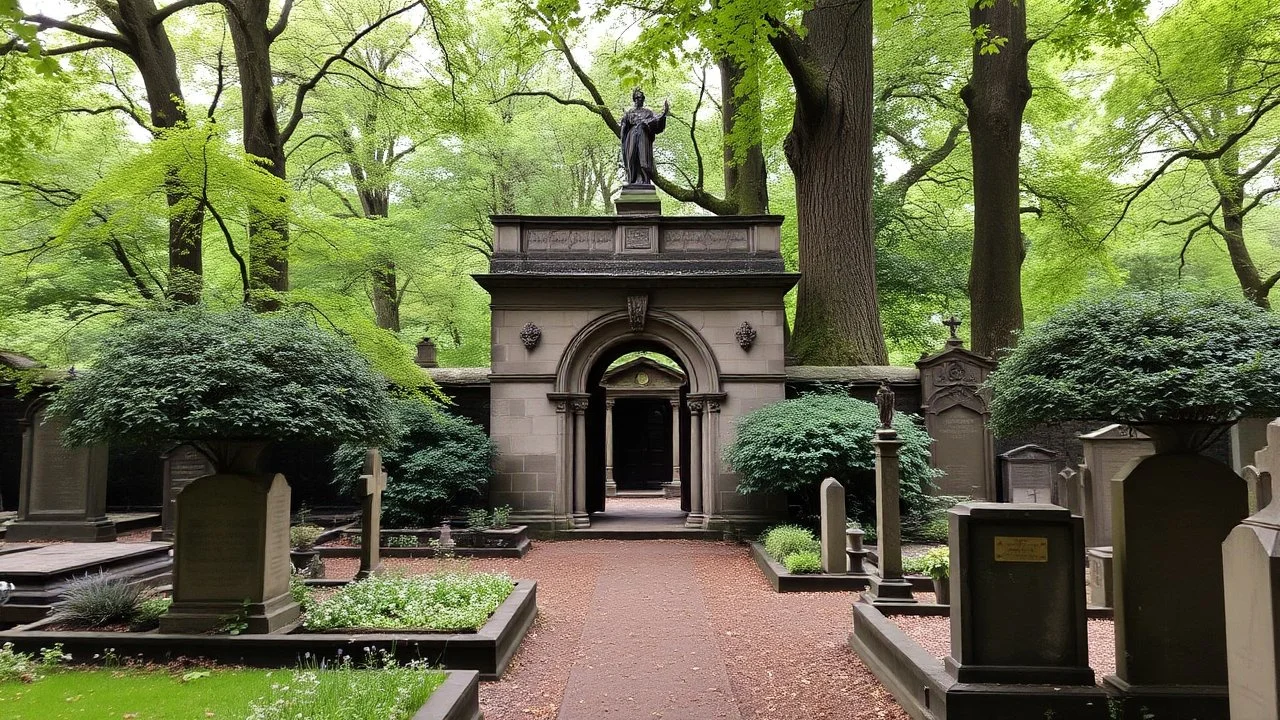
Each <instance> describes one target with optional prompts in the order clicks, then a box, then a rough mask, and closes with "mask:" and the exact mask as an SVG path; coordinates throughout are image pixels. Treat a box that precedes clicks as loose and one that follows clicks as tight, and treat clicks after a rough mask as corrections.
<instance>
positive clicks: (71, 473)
mask: <svg viewBox="0 0 1280 720" xmlns="http://www.w3.org/2000/svg"><path fill="white" fill-rule="evenodd" d="M46 407H47V403H46V402H45V401H43V400H37V401H36V402H35V403H34V404H33V405H32V407H31V408H30V409H29V410H28V411H27V416H26V418H24V419H23V421H22V425H23V430H22V470H21V476H20V479H19V485H18V517H17V519H16V520H14V521H13V522H12V523H10V524H9V529H8V531H7V532H6V535H5V539H6V540H8V541H9V542H32V541H36V540H65V541H70V542H110V541H112V540H115V539H116V526H115V524H114V523H112V522H111V521H110V520H108V519H107V512H106V509H107V446H106V445H93V446H90V447H78V448H68V447H64V446H63V444H62V431H63V429H64V428H66V422H65V421H64V420H63V419H62V418H59V417H55V416H48V415H47V414H46V411H45V408H46Z"/></svg>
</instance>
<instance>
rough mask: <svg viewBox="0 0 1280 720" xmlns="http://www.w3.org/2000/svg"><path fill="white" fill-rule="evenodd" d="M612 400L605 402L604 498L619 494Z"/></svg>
mask: <svg viewBox="0 0 1280 720" xmlns="http://www.w3.org/2000/svg"><path fill="white" fill-rule="evenodd" d="M614 402H616V401H615V400H613V399H612V398H609V399H607V400H605V401H604V496H605V497H614V496H616V495H617V494H618V483H617V482H615V481H614V479H613V404H614Z"/></svg>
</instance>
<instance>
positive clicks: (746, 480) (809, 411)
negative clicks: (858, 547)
mask: <svg viewBox="0 0 1280 720" xmlns="http://www.w3.org/2000/svg"><path fill="white" fill-rule="evenodd" d="M878 426H879V411H878V410H877V409H876V406H875V405H873V404H872V403H869V402H863V401H862V400H856V399H854V398H850V397H848V396H846V395H844V394H841V393H835V392H818V393H811V394H808V395H803V396H801V397H799V398H795V399H793V400H784V401H783V402H779V403H774V404H773V405H767V406H765V407H763V408H760V409H759V410H756V411H755V412H752V413H749V414H747V415H745V416H743V417H742V419H740V420H739V421H738V425H737V436H736V437H735V438H734V441H733V442H732V443H731V444H730V445H729V446H728V447H727V448H726V449H725V460H726V461H727V462H728V463H729V465H730V466H731V467H732V468H733V471H734V472H736V473H738V475H739V477H740V478H741V480H740V482H739V484H738V490H739V491H740V492H742V493H744V494H750V493H791V494H793V495H797V496H799V497H800V498H801V500H802V501H803V502H804V504H805V505H806V506H808V507H809V508H813V507H815V505H816V503H817V498H818V486H819V484H821V482H822V480H823V479H824V478H828V477H833V478H835V479H836V480H839V481H840V483H841V484H842V485H844V487H845V491H846V493H847V495H846V497H847V498H848V507H849V515H850V516H851V517H854V518H856V519H857V520H859V521H861V522H862V523H864V525H866V524H873V523H874V522H875V520H874V516H875V449H874V447H873V446H872V444H871V440H872V438H873V437H874V436H875V432H876V429H877V427H878ZM893 427H894V429H895V430H897V431H898V434H899V436H900V437H901V438H902V440H903V446H902V450H901V452H900V456H901V459H900V465H901V483H902V485H901V487H902V492H901V498H902V507H901V508H900V509H901V510H902V511H903V513H904V515H910V514H914V513H917V512H919V508H920V507H921V505H922V503H923V502H924V501H925V498H926V497H927V495H926V493H927V490H928V489H929V487H930V484H931V481H932V479H933V478H934V477H937V476H938V475H940V473H939V472H938V471H936V470H934V469H933V468H932V467H930V466H929V436H928V434H927V433H925V431H924V430H923V429H921V428H920V427H919V426H918V425H917V424H916V423H915V422H914V421H913V420H912V419H911V418H910V417H909V416H907V415H903V414H902V413H898V414H897V415H896V416H895V418H894V423H893Z"/></svg>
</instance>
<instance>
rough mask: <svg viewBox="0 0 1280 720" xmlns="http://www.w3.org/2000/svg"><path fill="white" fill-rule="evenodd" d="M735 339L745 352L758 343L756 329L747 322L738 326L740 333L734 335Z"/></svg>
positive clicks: (744, 321)
mask: <svg viewBox="0 0 1280 720" xmlns="http://www.w3.org/2000/svg"><path fill="white" fill-rule="evenodd" d="M734 337H736V338H737V339H738V347H741V348H742V349H743V350H750V349H751V346H752V345H754V344H755V342H756V329H755V328H753V327H751V323H749V322H747V321H746V320H743V321H742V324H741V325H739V326H738V331H737V332H735V333H734Z"/></svg>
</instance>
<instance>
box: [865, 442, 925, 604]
mask: <svg viewBox="0 0 1280 720" xmlns="http://www.w3.org/2000/svg"><path fill="white" fill-rule="evenodd" d="M871 443H872V444H873V445H875V448H876V542H877V543H878V544H879V550H878V552H877V554H876V556H877V560H876V565H877V568H878V570H879V572H878V573H877V574H876V575H873V576H871V581H870V584H871V587H870V588H869V589H868V590H867V598H868V599H870V600H871V602H872V603H874V604H876V605H886V604H888V605H899V604H914V603H915V601H916V598H915V596H914V595H912V594H911V583H909V582H907V580H906V579H905V578H904V577H903V576H902V518H901V517H899V513H898V500H899V493H900V490H899V472H898V470H899V468H898V451H899V450H901V449H902V440H901V438H899V437H898V433H897V431H895V430H883V429H882V430H877V431H876V438H875V440H872V441H871Z"/></svg>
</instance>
